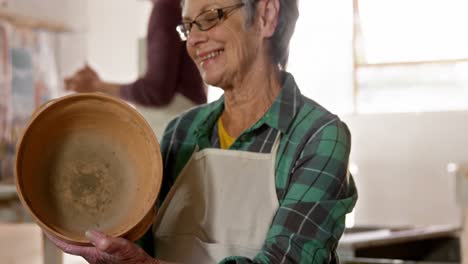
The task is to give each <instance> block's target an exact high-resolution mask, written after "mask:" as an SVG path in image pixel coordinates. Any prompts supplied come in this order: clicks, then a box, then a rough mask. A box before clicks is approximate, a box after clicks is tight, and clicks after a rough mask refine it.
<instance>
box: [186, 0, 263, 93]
mask: <svg viewBox="0 0 468 264" xmlns="http://www.w3.org/2000/svg"><path fill="white" fill-rule="evenodd" d="M239 3H240V0H237V1H235V0H185V3H184V7H183V12H182V17H183V21H189V22H190V21H192V20H193V19H196V18H197V17H198V15H199V14H201V13H202V12H204V11H207V10H210V9H217V8H224V7H229V6H235V5H236V4H239ZM225 11H226V12H227V13H228V14H227V16H226V17H225V18H224V19H221V21H220V22H219V23H218V24H217V25H216V26H214V27H213V28H211V29H209V30H207V31H201V30H200V29H199V28H198V27H197V25H193V27H192V30H191V33H190V35H189V36H188V39H187V50H188V53H189V55H190V57H191V58H192V59H193V61H194V62H195V64H196V65H197V66H198V68H199V70H200V73H201V75H202V77H203V80H204V81H205V82H206V83H207V84H210V85H213V86H218V87H221V88H225V89H227V88H229V87H232V86H234V85H235V84H234V83H235V82H238V81H242V80H243V79H244V78H245V76H246V75H247V74H252V73H253V72H254V71H255V65H258V62H259V61H261V58H262V57H261V56H264V54H265V52H264V51H263V41H264V39H263V38H262V37H261V34H258V27H257V26H256V24H255V23H254V24H253V25H251V26H246V23H245V13H244V11H245V10H244V7H243V6H242V7H238V8H236V9H233V10H230V9H225Z"/></svg>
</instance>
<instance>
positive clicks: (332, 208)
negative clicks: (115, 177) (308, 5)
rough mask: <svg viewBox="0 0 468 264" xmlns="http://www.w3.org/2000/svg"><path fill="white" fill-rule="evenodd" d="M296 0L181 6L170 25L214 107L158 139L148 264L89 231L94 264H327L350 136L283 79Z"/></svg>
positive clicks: (343, 193)
mask: <svg viewBox="0 0 468 264" xmlns="http://www.w3.org/2000/svg"><path fill="white" fill-rule="evenodd" d="M297 17H298V7H297V0H243V1H241V2H240V1H239V0H237V1H235V0H185V1H184V2H183V21H182V24H181V25H180V26H179V27H178V31H179V33H180V34H181V36H182V37H183V38H184V39H186V41H187V42H186V45H187V49H188V52H189V54H190V56H191V58H192V59H193V61H194V62H195V63H196V65H197V66H198V68H199V70H200V72H201V75H202V77H203V79H204V81H205V82H206V83H208V84H210V85H213V86H218V87H221V88H222V89H223V90H224V96H223V97H221V98H220V99H219V100H218V101H216V102H214V103H211V104H208V105H205V106H201V107H197V108H194V109H192V110H190V111H188V112H186V113H184V114H182V115H181V116H179V117H178V118H176V119H175V120H173V121H172V122H171V123H170V124H169V126H168V127H167V129H166V132H165V136H164V138H163V140H162V153H163V157H164V180H165V183H164V188H163V191H162V194H161V197H160V198H161V200H163V203H162V205H161V207H160V210H159V213H158V215H157V217H156V221H155V223H154V225H153V238H154V250H155V252H154V254H155V255H154V256H155V257H156V259H152V258H150V257H149V255H147V254H146V253H145V252H144V251H143V250H141V249H140V248H139V247H137V246H135V244H133V243H131V242H129V241H126V240H124V239H122V238H111V237H108V236H106V235H105V234H102V233H100V232H97V231H89V232H87V236H88V238H89V239H90V240H91V241H92V243H93V244H94V245H95V247H89V248H86V247H77V246H72V245H67V244H65V243H63V242H61V241H59V240H57V239H55V238H51V239H52V240H53V241H54V242H55V243H56V244H57V245H58V246H59V247H61V248H62V249H63V250H64V251H66V252H68V253H72V254H78V255H81V256H83V257H84V258H86V259H87V260H88V261H89V262H90V263H127V264H128V263H167V262H182V263H218V262H220V263H328V262H331V261H332V260H333V257H334V255H335V254H334V253H335V250H336V247H337V243H338V239H339V238H340V236H341V235H342V233H343V230H344V220H345V214H346V213H348V212H350V211H351V210H352V208H353V206H354V204H355V202H356V199H357V193H356V189H355V187H354V183H353V180H352V178H351V177H350V176H349V174H348V170H347V168H348V166H347V165H348V158H349V152H350V143H351V142H350V134H349V131H348V129H347V127H346V125H345V124H344V123H343V122H341V121H340V120H339V118H338V117H337V116H335V115H333V114H331V113H330V112H328V111H327V110H325V109H324V108H323V107H321V106H320V105H318V104H317V103H315V102H314V101H312V100H310V99H308V98H305V97H304V96H302V95H301V93H300V91H299V89H298V87H297V85H296V83H295V81H294V78H293V76H292V75H291V74H289V73H287V72H286V71H285V69H286V63H287V59H288V46H289V40H290V38H291V35H292V33H293V31H294V26H295V23H296V20H297Z"/></svg>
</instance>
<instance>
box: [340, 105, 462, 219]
mask: <svg viewBox="0 0 468 264" xmlns="http://www.w3.org/2000/svg"><path fill="white" fill-rule="evenodd" d="M343 119H344V120H345V122H346V123H347V124H348V126H349V127H350V130H351V134H352V153H351V162H352V163H355V164H356V165H357V166H358V173H357V174H356V175H355V179H356V182H357V185H358V190H359V201H358V203H357V205H356V208H355V216H356V219H355V221H356V222H355V224H356V225H390V226H401V225H428V224H455V225H458V224H460V221H461V215H460V211H459V208H458V207H457V205H456V202H455V178H454V177H453V175H451V174H450V173H448V171H447V165H448V164H449V163H451V162H462V163H463V162H464V163H466V161H468V148H467V146H468V133H466V131H467V130H468V125H467V122H466V121H467V120H468V112H467V111H464V112H434V113H420V114H418V113H410V114H373V115H359V116H346V117H344V118H343Z"/></svg>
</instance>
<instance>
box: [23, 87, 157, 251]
mask: <svg viewBox="0 0 468 264" xmlns="http://www.w3.org/2000/svg"><path fill="white" fill-rule="evenodd" d="M161 179H162V166H161V156H160V150H159V145H158V143H157V141H156V138H155V136H154V134H153V132H152V130H151V128H150V127H149V126H148V125H147V123H146V122H145V121H144V120H143V118H142V117H141V116H140V115H138V114H137V113H136V112H135V111H134V110H133V109H132V108H131V107H129V106H128V105H126V104H125V103H122V102H118V101H115V100H110V99H108V98H106V97H102V96H82V97H80V96H76V97H69V98H66V99H64V100H60V101H58V102H55V103H53V104H51V105H50V106H49V107H47V108H46V109H44V110H42V111H41V112H40V113H39V114H38V115H36V117H35V119H34V120H33V121H32V123H31V124H30V126H29V127H28V128H27V130H26V132H25V134H24V136H23V139H22V141H21V143H20V149H19V152H18V161H17V184H18V188H19V189H20V192H21V196H22V198H23V200H24V202H25V203H26V204H27V207H29V209H30V211H31V213H32V214H33V216H34V217H35V218H36V219H37V220H38V221H39V223H40V224H41V225H43V226H44V227H46V228H47V229H49V231H51V232H53V233H55V235H58V236H59V237H61V238H63V239H66V240H68V241H70V242H76V243H86V242H87V241H88V240H87V239H86V238H85V236H84V232H85V231H86V230H88V229H98V230H101V231H103V232H105V233H107V234H109V235H111V236H121V235H124V234H125V233H126V232H128V231H129V230H130V229H131V228H132V227H134V226H135V225H137V224H138V222H139V221H141V220H142V219H143V217H144V216H145V215H146V213H147V212H148V211H149V210H150V209H151V207H152V206H153V204H154V202H155V199H156V197H157V195H158V192H159V188H160V184H161Z"/></svg>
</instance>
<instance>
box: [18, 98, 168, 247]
mask: <svg viewBox="0 0 468 264" xmlns="http://www.w3.org/2000/svg"><path fill="white" fill-rule="evenodd" d="M86 99H98V100H104V101H108V102H111V103H114V104H116V105H118V106H119V107H122V108H124V109H126V110H127V111H129V112H130V113H131V115H132V117H133V118H135V119H136V121H137V123H139V124H141V125H142V127H143V128H144V129H145V130H147V132H150V133H149V135H150V137H151V139H152V140H151V143H152V144H153V147H152V149H155V150H156V160H154V161H153V162H156V163H158V164H160V166H157V171H156V172H157V173H158V174H159V175H160V177H159V181H156V184H157V186H156V188H155V189H154V190H155V193H154V195H153V197H152V198H151V200H147V202H148V204H151V206H148V208H146V210H145V211H144V213H143V214H142V216H141V217H140V218H139V219H138V221H137V222H136V223H135V224H134V225H133V226H129V227H128V228H127V229H125V230H123V231H121V232H119V233H116V234H111V235H113V236H115V237H126V238H132V239H135V240H136V239H138V238H139V237H141V236H142V235H143V234H144V233H145V232H146V231H147V228H141V226H148V228H149V226H151V225H150V224H149V223H143V222H146V221H151V222H152V220H153V218H154V217H149V215H148V214H150V213H152V212H155V206H156V201H157V198H158V196H159V193H160V191H161V185H162V179H163V169H162V154H161V148H160V144H159V142H158V139H157V137H156V135H155V133H154V131H153V129H152V128H151V126H150V125H149V123H148V121H146V119H145V118H144V117H143V116H142V115H141V114H140V113H139V112H138V111H137V110H136V109H135V108H133V107H132V106H130V105H128V104H127V103H126V102H125V101H123V100H122V99H120V98H115V97H112V96H110V95H105V94H102V93H76V94H70V95H66V96H62V97H59V98H56V99H52V100H49V101H47V102H45V103H44V104H42V105H41V106H39V107H38V108H36V110H35V112H34V113H32V115H31V117H30V119H29V122H28V124H27V126H26V127H25V128H24V130H23V133H22V135H21V137H20V139H19V140H18V142H17V145H16V153H15V154H16V159H15V166H14V175H15V177H14V178H15V186H16V191H17V193H18V196H19V198H20V201H21V203H22V204H23V206H24V207H26V208H27V210H28V211H29V213H30V214H31V216H32V217H33V219H34V220H35V221H36V223H38V224H39V225H40V226H41V227H42V228H43V229H45V231H47V233H49V234H52V235H53V236H55V237H58V238H59V239H61V240H63V241H65V242H68V243H71V244H75V245H83V246H87V245H91V243H90V242H89V240H87V239H77V238H73V237H69V236H66V235H63V234H62V233H60V232H59V231H57V230H55V229H54V228H52V227H51V226H49V225H48V224H46V223H45V222H43V221H42V220H41V218H40V217H39V216H38V215H37V213H36V212H35V211H34V210H33V208H31V206H30V204H29V201H28V199H26V197H25V195H23V192H22V190H21V183H20V172H21V168H20V164H21V163H22V162H21V161H22V153H23V152H24V149H22V147H23V145H24V141H25V139H26V138H28V131H30V128H32V127H33V126H34V125H35V124H36V123H37V122H38V121H37V120H38V117H39V116H41V115H43V114H45V112H47V111H48V110H50V109H51V108H52V107H53V106H57V105H58V104H69V103H73V102H74V101H80V100H86ZM142 202H145V201H142ZM149 202H151V203H149ZM145 220H146V221H145ZM137 226H139V227H140V228H135V227H137ZM143 229H145V230H143Z"/></svg>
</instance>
